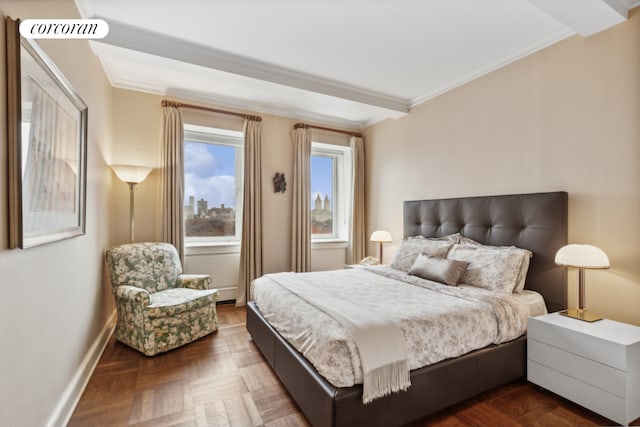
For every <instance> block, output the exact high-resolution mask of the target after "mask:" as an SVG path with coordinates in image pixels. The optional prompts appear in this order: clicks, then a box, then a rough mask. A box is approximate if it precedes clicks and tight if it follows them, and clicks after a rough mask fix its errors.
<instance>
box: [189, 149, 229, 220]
mask: <svg viewBox="0 0 640 427" xmlns="http://www.w3.org/2000/svg"><path fill="white" fill-rule="evenodd" d="M235 150H236V149H235V147H232V146H225V145H214V144H204V143H198V142H189V141H185V144H184V171H185V174H184V175H185V180H184V198H185V204H188V203H189V197H190V196H194V197H195V201H196V207H197V202H198V200H200V199H205V200H206V201H207V202H209V205H208V206H209V208H212V207H218V206H220V204H223V203H224V205H225V206H227V207H234V208H235V206H236V200H235V198H236V195H235V193H236V190H235V187H236V178H235V167H236V160H235Z"/></svg>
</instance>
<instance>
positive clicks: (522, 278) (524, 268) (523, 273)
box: [460, 236, 533, 292]
mask: <svg viewBox="0 0 640 427" xmlns="http://www.w3.org/2000/svg"><path fill="white" fill-rule="evenodd" d="M460 244H465V245H475V246H486V247H489V248H496V249H504V250H510V251H524V255H523V257H522V264H520V268H519V270H518V279H517V281H516V286H515V287H514V288H513V292H522V290H523V289H524V285H525V283H526V281H527V272H528V271H529V264H530V263H531V257H532V256H533V253H532V252H531V251H529V250H527V249H522V248H518V247H516V246H490V245H483V244H482V243H480V242H476V241H475V240H473V239H470V238H468V237H464V236H460Z"/></svg>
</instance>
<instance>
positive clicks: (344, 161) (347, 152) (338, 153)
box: [309, 141, 353, 243]
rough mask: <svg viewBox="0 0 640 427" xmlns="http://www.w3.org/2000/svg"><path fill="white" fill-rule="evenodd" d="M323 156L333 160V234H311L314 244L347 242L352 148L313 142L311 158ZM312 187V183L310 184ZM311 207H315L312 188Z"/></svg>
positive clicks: (351, 178)
mask: <svg viewBox="0 0 640 427" xmlns="http://www.w3.org/2000/svg"><path fill="white" fill-rule="evenodd" d="M314 156H321V157H330V158H332V159H333V171H332V173H333V179H332V192H333V195H332V197H333V200H331V204H332V218H331V220H332V234H331V235H329V234H313V233H312V234H311V242H312V243H327V242H347V241H348V240H349V226H350V220H349V219H350V216H351V212H350V211H351V202H350V200H351V193H352V186H353V185H352V180H353V177H352V165H351V147H349V146H343V145H336V144H327V143H324V142H319V141H312V142H311V157H314ZM309 161H310V162H311V159H310V160H309ZM309 185H311V183H309ZM309 190H310V191H309V192H310V198H311V200H310V201H309V206H312V205H313V202H314V200H313V194H314V193H313V191H312V190H311V188H310V189H309Z"/></svg>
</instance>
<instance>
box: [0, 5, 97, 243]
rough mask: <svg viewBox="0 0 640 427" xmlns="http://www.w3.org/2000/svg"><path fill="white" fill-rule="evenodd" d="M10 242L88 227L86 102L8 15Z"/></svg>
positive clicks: (60, 236) (39, 240) (70, 233)
mask: <svg viewBox="0 0 640 427" xmlns="http://www.w3.org/2000/svg"><path fill="white" fill-rule="evenodd" d="M5 24H6V25H5V29H6V43H7V46H6V52H7V58H6V61H7V127H8V132H7V134H8V140H7V143H8V172H9V248H16V247H20V248H22V249H26V248H30V247H33V246H37V245H42V244H45V243H49V242H54V241H57V240H61V239H67V238H69V237H73V236H79V235H82V234H84V233H85V201H86V182H87V106H86V104H85V103H84V102H83V101H82V99H80V97H79V96H78V94H77V93H76V92H75V90H74V89H73V87H72V86H71V84H70V83H69V81H67V79H65V77H64V76H63V75H62V72H61V71H60V70H59V69H58V67H56V65H55V64H54V63H53V61H51V59H50V58H49V57H48V56H47V54H46V53H45V52H44V50H42V48H41V47H40V46H39V45H38V44H37V43H36V42H35V41H33V40H29V39H25V38H24V37H20V34H19V30H18V29H19V26H20V20H19V19H18V20H15V21H14V20H13V19H11V18H9V17H7V18H6V19H5Z"/></svg>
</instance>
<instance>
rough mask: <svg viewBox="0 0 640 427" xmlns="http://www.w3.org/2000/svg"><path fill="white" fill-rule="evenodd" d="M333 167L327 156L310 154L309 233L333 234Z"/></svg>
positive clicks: (317, 234)
mask: <svg viewBox="0 0 640 427" xmlns="http://www.w3.org/2000/svg"><path fill="white" fill-rule="evenodd" d="M333 167H334V159H333V157H329V156H311V234H312V235H316V236H320V235H325V236H333V209H332V203H333V202H334V197H333V176H334V174H333Z"/></svg>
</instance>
